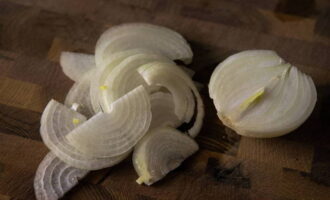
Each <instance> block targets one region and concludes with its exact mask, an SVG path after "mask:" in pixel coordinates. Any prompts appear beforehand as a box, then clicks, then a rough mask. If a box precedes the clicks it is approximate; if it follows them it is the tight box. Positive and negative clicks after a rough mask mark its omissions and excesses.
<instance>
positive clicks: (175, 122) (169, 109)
mask: <svg viewBox="0 0 330 200" xmlns="http://www.w3.org/2000/svg"><path fill="white" fill-rule="evenodd" d="M150 103H151V113H152V120H151V124H150V128H149V130H151V129H153V128H156V127H160V126H170V127H174V128H176V127H178V126H180V124H182V121H180V120H179V119H178V117H177V116H176V115H175V113H174V102H173V98H172V95H171V94H169V93H165V92H156V93H153V94H152V95H151V96H150Z"/></svg>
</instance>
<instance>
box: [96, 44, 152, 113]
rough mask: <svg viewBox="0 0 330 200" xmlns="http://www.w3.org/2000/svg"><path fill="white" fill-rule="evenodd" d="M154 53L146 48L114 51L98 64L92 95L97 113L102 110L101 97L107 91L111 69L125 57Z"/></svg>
mask: <svg viewBox="0 0 330 200" xmlns="http://www.w3.org/2000/svg"><path fill="white" fill-rule="evenodd" d="M146 53H149V54H152V52H151V51H150V50H146V49H130V50H126V51H121V52H118V53H114V54H111V55H109V56H108V57H106V58H105V61H104V64H103V65H102V66H97V69H96V72H95V74H94V75H93V78H91V87H90V97H91V102H92V106H93V110H94V111H95V113H97V112H100V111H101V107H100V98H101V93H102V92H106V91H107V89H108V88H107V87H108V86H107V85H106V80H107V79H108V76H109V75H110V73H111V71H112V70H113V69H114V68H115V67H116V66H117V65H119V64H120V63H121V62H122V61H123V60H124V59H126V58H128V57H130V56H133V55H136V54H146Z"/></svg>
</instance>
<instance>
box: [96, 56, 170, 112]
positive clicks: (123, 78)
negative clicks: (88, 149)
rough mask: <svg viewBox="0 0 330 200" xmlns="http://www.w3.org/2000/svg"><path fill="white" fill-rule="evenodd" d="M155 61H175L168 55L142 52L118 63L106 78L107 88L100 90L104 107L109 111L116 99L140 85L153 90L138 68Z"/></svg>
mask: <svg viewBox="0 0 330 200" xmlns="http://www.w3.org/2000/svg"><path fill="white" fill-rule="evenodd" d="M154 61H159V62H166V63H173V62H172V61H171V60H169V59H167V58H166V57H163V56H160V55H157V54H143V53H142V54H136V55H133V56H130V57H127V58H126V59H124V60H123V61H122V62H121V63H120V64H119V65H117V66H116V67H115V68H114V69H113V70H112V71H111V73H110V74H109V76H108V77H107V78H106V81H105V84H104V86H106V89H104V90H101V91H100V92H101V99H99V100H100V105H101V107H102V109H103V110H104V111H105V112H108V111H109V109H110V105H111V104H112V103H113V102H114V101H116V100H117V99H119V98H120V97H122V96H123V95H125V94H127V92H129V91H131V90H132V89H134V88H136V87H137V86H139V85H143V86H144V87H146V88H147V89H148V90H152V89H151V88H149V87H147V84H146V82H145V81H144V79H143V78H142V77H141V75H140V74H139V73H138V72H137V71H136V70H137V68H139V67H140V66H142V65H144V64H147V63H150V62H154Z"/></svg>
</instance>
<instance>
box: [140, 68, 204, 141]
mask: <svg viewBox="0 0 330 200" xmlns="http://www.w3.org/2000/svg"><path fill="white" fill-rule="evenodd" d="M138 72H139V73H140V74H141V75H142V77H143V78H144V79H145V80H146V82H147V83H148V84H149V85H161V86H163V87H165V88H167V89H168V90H169V91H170V92H171V94H172V96H173V99H174V104H175V113H176V115H177V116H178V118H179V119H180V120H184V121H186V122H189V121H190V120H191V119H192V117H193V114H194V110H195V104H194V103H193V102H194V97H195V99H196V103H197V109H196V110H197V113H196V118H195V122H194V125H193V126H192V127H191V128H190V129H189V130H188V134H189V135H190V136H191V137H196V136H197V134H198V133H199V131H200V129H201V127H202V124H203V118H204V105H203V102H202V99H201V96H200V94H199V92H198V90H197V88H196V86H195V84H194V82H193V81H192V80H191V79H190V77H189V76H188V75H187V74H186V73H185V72H183V71H182V70H181V69H180V68H179V67H177V66H176V65H173V64H169V63H160V62H154V63H150V64H147V65H144V66H142V67H140V68H139V69H138ZM192 93H193V96H191V95H192Z"/></svg>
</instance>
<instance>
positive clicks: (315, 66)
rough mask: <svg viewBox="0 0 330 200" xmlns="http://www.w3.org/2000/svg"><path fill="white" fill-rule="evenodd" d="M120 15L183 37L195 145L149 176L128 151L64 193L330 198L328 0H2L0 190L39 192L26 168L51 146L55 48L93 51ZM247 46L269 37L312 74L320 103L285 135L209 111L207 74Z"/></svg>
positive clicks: (131, 198)
mask: <svg viewBox="0 0 330 200" xmlns="http://www.w3.org/2000/svg"><path fill="white" fill-rule="evenodd" d="M125 22H149V23H154V24H159V25H163V26H167V27H169V28H172V29H174V30H176V31H178V32H179V33H181V34H182V35H183V36H184V37H185V38H187V40H188V41H189V43H190V44H191V46H192V49H193V52H194V59H193V63H192V64H191V65H190V66H189V67H191V68H192V69H194V70H195V71H196V75H195V76H194V79H195V80H196V81H199V82H201V83H203V84H204V88H203V89H202V91H201V94H202V97H203V100H204V103H205V110H206V117H205V122H204V126H203V129H202V131H201V132H200V134H199V136H198V137H197V142H198V143H199V145H200V151H199V152H198V153H196V154H195V155H193V156H192V157H190V158H189V159H187V160H186V161H185V162H184V163H183V164H182V166H180V167H179V168H178V169H176V170H174V171H173V172H171V173H170V174H168V176H167V177H166V178H164V179H163V180H161V181H160V182H158V183H156V184H154V185H152V186H150V187H148V186H143V185H138V184H137V183H136V182H135V180H136V179H137V175H136V173H135V171H134V169H133V166H132V163H131V160H130V159H127V160H125V161H124V162H122V163H121V164H119V165H117V166H115V167H113V168H111V169H105V170H100V171H95V172H92V173H90V174H89V175H88V176H87V178H85V179H83V180H82V181H81V183H80V184H79V185H78V186H77V187H75V188H74V189H73V190H72V191H70V192H69V193H68V194H67V195H66V196H65V197H64V199H70V200H71V199H72V200H112V199H114V200H169V199H170V200H172V199H180V200H181V199H182V200H195V199H196V200H208V199H210V200H213V199H214V200H218V199H219V200H250V199H251V200H329V199H330V145H329V144H330V1H329V0H231V1H226V0H190V1H188V0H187V1H186V0H116V1H107V0H0V200H12V199H15V200H16V199H17V200H19V199H21V200H33V199H35V197H34V191H33V178H34V174H35V171H36V169H37V167H38V164H39V163H40V161H41V160H42V159H43V157H44V156H45V155H46V154H47V152H48V149H47V148H46V146H45V145H44V144H43V143H42V141H41V137H40V133H39V127H40V116H41V113H42V111H43V109H44V107H45V105H46V104H47V102H48V101H49V100H50V99H52V98H53V99H56V100H58V101H60V102H63V101H64V98H65V95H66V93H67V92H68V90H69V89H70V87H71V86H72V84H73V81H71V80H70V79H69V78H67V77H66V76H65V75H64V74H63V72H62V70H61V67H60V65H59V54H60V52H61V51H75V52H84V53H93V52H94V47H95V43H96V41H97V39H98V37H99V36H100V34H101V33H102V32H103V31H104V30H106V29H107V28H108V27H111V26H113V25H116V24H121V23H125ZM246 49H273V50H275V51H277V52H278V53H279V55H280V56H282V57H283V58H284V59H285V60H287V61H288V62H290V63H292V64H294V65H295V66H297V67H298V68H299V69H300V70H302V71H303V72H305V73H307V74H309V75H310V76H311V77H312V78H313V80H314V82H315V84H316V87H317V92H318V101H317V104H316V107H315V109H314V111H313V113H312V115H311V116H310V117H309V119H308V120H307V121H306V122H305V123H304V124H303V125H302V126H301V127H300V128H298V129H297V130H295V131H294V132H292V133H290V134H289V135H286V136H283V137H279V138H274V139H252V138H246V137H240V136H238V135H237V134H235V133H234V132H233V131H231V130H230V129H228V128H225V127H224V126H223V125H222V123H221V122H220V121H219V119H218V118H217V116H216V110H215V108H214V106H213V103H212V101H211V100H210V98H209V96H208V89H207V84H208V81H209V78H210V75H211V73H212V71H213V69H214V68H215V67H216V65H217V64H218V63H219V62H221V61H223V60H224V59H225V58H226V57H227V56H229V55H231V54H233V53H236V52H238V51H241V50H246ZM242 84H244V83H242Z"/></svg>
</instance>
